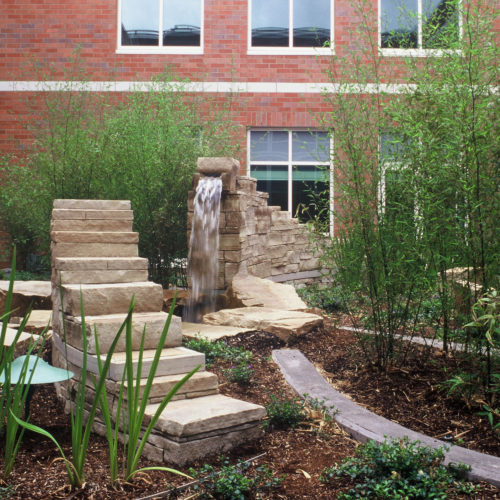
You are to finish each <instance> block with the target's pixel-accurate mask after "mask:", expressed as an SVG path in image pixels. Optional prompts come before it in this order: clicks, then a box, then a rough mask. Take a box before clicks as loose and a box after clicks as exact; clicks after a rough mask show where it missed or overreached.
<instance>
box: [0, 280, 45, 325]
mask: <svg viewBox="0 0 500 500" xmlns="http://www.w3.org/2000/svg"><path fill="white" fill-rule="evenodd" d="M8 290H9V282H8V281H0V316H1V315H2V314H3V313H4V312H9V311H5V302H6V299H7V292H8ZM50 294H51V284H50V281H15V282H14V293H13V295H12V304H11V307H10V309H11V311H12V312H14V313H15V315H16V316H24V315H25V314H26V311H27V310H28V308H29V306H30V305H32V307H33V308H34V309H52V301H51V298H50Z"/></svg>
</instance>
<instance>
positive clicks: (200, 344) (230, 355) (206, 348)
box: [183, 337, 252, 366]
mask: <svg viewBox="0 0 500 500" xmlns="http://www.w3.org/2000/svg"><path fill="white" fill-rule="evenodd" d="M183 343H184V347H187V348H188V349H193V351H198V352H202V353H203V354H205V362H206V364H207V366H208V365H210V364H212V363H213V362H214V361H215V360H217V359H223V360H226V361H234V362H235V363H238V364H239V363H245V362H249V361H251V360H252V353H251V352H250V351H245V350H243V349H241V348H239V347H233V346H230V345H228V344H227V343H226V342H224V341H223V340H217V341H215V342H213V341H211V340H209V339H208V338H206V337H205V338H204V337H196V338H193V339H190V340H187V339H184V342H183Z"/></svg>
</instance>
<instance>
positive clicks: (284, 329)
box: [202, 307, 323, 342]
mask: <svg viewBox="0 0 500 500" xmlns="http://www.w3.org/2000/svg"><path fill="white" fill-rule="evenodd" d="M202 323H205V324H209V325H224V326H238V327H242V328H249V329H251V330H263V331H265V332H269V333H273V334H274V335H276V336H277V337H279V338H280V339H282V340H284V341H285V342H288V341H289V340H291V339H292V338H293V337H295V336H297V335H303V334H304V333H307V332H310V331H311V330H313V329H314V328H318V327H320V326H321V325H322V324H323V318H322V317H321V316H317V315H315V314H309V313H305V312H300V311H285V310H281V309H271V308H269V307H240V308H238V309H222V310H220V311H218V312H215V313H210V314H205V316H203V321H202Z"/></svg>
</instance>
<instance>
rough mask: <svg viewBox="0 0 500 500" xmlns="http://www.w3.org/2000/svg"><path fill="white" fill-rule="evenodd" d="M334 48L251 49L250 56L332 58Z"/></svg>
mask: <svg viewBox="0 0 500 500" xmlns="http://www.w3.org/2000/svg"><path fill="white" fill-rule="evenodd" d="M334 54H335V52H334V50H333V48H332V47H249V48H248V50H247V55H249V56H331V55H334Z"/></svg>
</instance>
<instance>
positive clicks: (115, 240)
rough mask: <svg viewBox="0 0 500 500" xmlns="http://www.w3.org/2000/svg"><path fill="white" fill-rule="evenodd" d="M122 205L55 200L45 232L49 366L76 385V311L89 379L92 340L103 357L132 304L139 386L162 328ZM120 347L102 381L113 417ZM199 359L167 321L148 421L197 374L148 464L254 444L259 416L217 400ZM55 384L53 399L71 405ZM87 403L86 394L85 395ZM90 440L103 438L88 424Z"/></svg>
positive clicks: (158, 432)
mask: <svg viewBox="0 0 500 500" xmlns="http://www.w3.org/2000/svg"><path fill="white" fill-rule="evenodd" d="M132 222H133V213H132V210H131V209H130V202H129V201H120V200H113V201H104V200H55V201H54V209H53V212H52V222H51V241H52V242H51V254H52V299H53V330H54V334H53V362H54V364H55V365H56V366H64V367H65V366H68V367H69V369H70V370H72V371H73V372H74V373H75V374H76V376H78V375H79V373H80V371H81V369H82V361H83V348H84V345H83V341H82V338H83V336H82V317H81V304H83V308H84V314H85V324H86V330H87V338H88V344H87V353H88V362H87V370H88V371H89V372H93V373H98V363H97V357H96V345H95V340H94V330H95V331H96V332H97V336H98V340H99V347H100V351H101V353H102V356H103V358H104V356H105V355H106V354H107V352H108V350H109V347H110V345H111V342H112V340H113V338H114V336H115V334H116V332H117V331H118V329H119V327H120V325H121V324H122V323H123V321H124V319H125V317H126V314H127V312H128V309H129V305H130V302H131V300H132V297H133V298H134V314H133V324H132V329H133V349H134V353H133V359H134V361H135V364H134V366H136V361H137V359H138V357H139V353H138V352H137V349H139V346H140V342H141V336H142V333H143V331H144V330H145V332H146V335H145V342H144V348H145V351H144V362H143V371H142V377H143V382H145V379H146V378H147V376H148V375H149V367H150V366H151V362H152V358H153V355H154V352H155V349H156V348H157V346H158V342H159V339H160V335H161V332H162V330H163V327H164V325H165V321H166V319H167V314H166V313H164V312H162V305H163V292H162V287H161V286H160V285H157V284H155V283H152V282H149V281H147V260H146V259H143V258H140V257H138V247H137V244H138V241H139V235H138V234H137V233H135V232H133V231H132ZM124 351H125V337H124V335H123V336H122V338H121V339H120V342H119V343H118V345H117V348H116V350H115V354H114V355H113V358H112V363H111V367H110V371H109V373H108V374H107V383H106V386H107V389H108V395H109V400H110V405H111V407H112V408H114V407H115V405H116V401H117V398H118V394H119V387H120V381H121V379H122V374H123V370H124V367H125V352H124ZM204 364H205V358H204V355H203V354H200V353H197V352H194V351H191V350H189V349H186V348H184V347H182V336H181V320H180V318H178V317H176V316H174V317H172V320H171V323H170V328H169V331H168V334H167V339H166V342H165V345H164V346H163V350H162V356H161V359H160V363H159V366H158V369H157V372H156V378H155V381H154V386H153V390H152V392H151V395H150V399H149V401H148V403H149V405H148V407H147V418H151V416H152V415H153V414H154V412H155V411H156V407H157V405H158V404H159V402H160V401H161V400H162V398H163V396H164V395H165V394H166V393H167V392H168V391H169V389H170V388H171V387H173V385H174V384H175V383H176V382H177V381H178V380H180V379H181V378H182V377H183V376H184V375H185V374H186V373H188V372H189V371H191V370H192V369H193V368H194V367H196V366H198V365H201V370H200V371H198V372H197V373H196V374H195V375H194V376H193V377H192V378H191V379H190V380H189V381H188V382H187V383H186V384H185V385H184V386H183V387H182V388H181V389H180V391H179V392H178V393H177V395H176V397H175V399H176V400H175V401H173V402H172V403H170V404H169V406H167V408H166V409H165V410H164V412H163V413H162V417H161V418H160V420H159V421H158V425H157V428H156V429H155V431H154V432H153V434H151V436H150V439H149V441H148V444H147V446H146V448H145V454H146V456H148V457H149V458H151V459H154V460H158V461H164V462H171V463H175V464H182V463H185V462H186V461H189V460H192V459H195V458H200V457H202V456H204V455H206V454H208V453H216V452H220V451H224V450H227V449H229V448H231V447H232V446H234V445H235V444H237V443H240V442H242V441H245V440H247V439H250V438H253V437H256V436H257V435H259V433H260V430H259V426H258V422H259V420H260V419H261V418H262V417H263V415H264V414H265V411H264V409H263V408H261V407H259V406H257V405H252V404H249V403H245V402H242V401H238V400H233V399H231V398H227V397H224V396H221V395H220V394H218V383H217V377H216V376H215V375H214V374H212V373H209V372H206V371H205V370H204ZM69 389H70V387H69V386H68V385H65V384H60V385H59V387H58V393H59V396H60V397H61V398H63V399H65V400H66V401H69V398H70V397H71V390H69ZM87 392H88V400H89V401H91V400H92V397H93V388H92V387H91V386H89V387H88V388H87ZM94 428H95V430H96V431H97V432H101V433H103V432H104V427H103V425H102V422H100V421H99V420H97V421H96V424H95V426H94Z"/></svg>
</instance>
